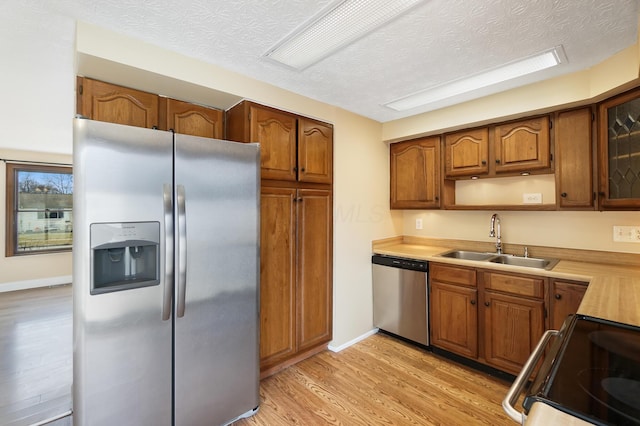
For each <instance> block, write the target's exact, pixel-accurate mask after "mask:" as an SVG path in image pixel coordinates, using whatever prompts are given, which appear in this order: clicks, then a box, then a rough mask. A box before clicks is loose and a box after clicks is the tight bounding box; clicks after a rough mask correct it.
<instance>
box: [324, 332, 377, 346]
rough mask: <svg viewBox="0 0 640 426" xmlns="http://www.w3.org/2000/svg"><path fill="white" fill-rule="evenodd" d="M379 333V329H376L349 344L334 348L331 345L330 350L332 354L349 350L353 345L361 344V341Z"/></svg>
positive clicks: (350, 341)
mask: <svg viewBox="0 0 640 426" xmlns="http://www.w3.org/2000/svg"><path fill="white" fill-rule="evenodd" d="M377 332H378V329H377V328H374V329H373V330H370V331H367V332H366V333H364V334H363V335H361V336H358V337H356V338H355V339H353V340H349V341H348V342H347V343H344V344H342V345H340V346H333V345H329V347H328V349H329V350H330V351H332V352H340V351H341V350H343V349H346V348H348V347H349V346H351V345H355V344H356V343H358V342H360V341H361V340H364V339H366V338H367V337H369V336H373V335H374V334H376V333H377Z"/></svg>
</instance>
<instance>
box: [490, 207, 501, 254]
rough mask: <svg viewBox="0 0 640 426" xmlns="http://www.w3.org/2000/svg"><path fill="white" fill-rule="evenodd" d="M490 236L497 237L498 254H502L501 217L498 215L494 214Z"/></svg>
mask: <svg viewBox="0 0 640 426" xmlns="http://www.w3.org/2000/svg"><path fill="white" fill-rule="evenodd" d="M489 236H490V237H496V253H498V254H502V240H501V237H500V216H498V213H494V214H493V215H492V216H491V229H489Z"/></svg>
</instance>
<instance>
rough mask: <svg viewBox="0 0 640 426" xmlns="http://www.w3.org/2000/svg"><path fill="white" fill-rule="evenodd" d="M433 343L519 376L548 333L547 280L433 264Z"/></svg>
mask: <svg viewBox="0 0 640 426" xmlns="http://www.w3.org/2000/svg"><path fill="white" fill-rule="evenodd" d="M430 279H431V281H430V301H429V302H430V304H429V306H430V308H429V316H430V320H431V344H432V345H433V346H435V347H437V348H441V349H444V350H446V351H449V352H452V353H455V354H457V355H461V356H464V357H466V358H469V359H472V360H475V361H478V362H481V363H483V364H486V365H489V366H491V367H494V368H497V369H499V370H502V371H505V372H508V373H512V374H517V373H519V372H520V370H521V368H522V366H523V365H524V363H525V362H526V360H527V358H528V357H529V355H530V354H531V352H532V350H533V349H534V347H535V346H536V344H537V343H538V341H539V340H540V338H541V337H542V334H543V333H544V330H545V297H544V295H545V291H546V290H545V289H546V288H547V280H546V279H545V278H540V277H535V276H528V275H520V274H513V273H503V272H492V271H483V270H480V269H478V270H477V269H475V268H469V267H458V266H453V265H441V264H437V263H432V264H431V265H430Z"/></svg>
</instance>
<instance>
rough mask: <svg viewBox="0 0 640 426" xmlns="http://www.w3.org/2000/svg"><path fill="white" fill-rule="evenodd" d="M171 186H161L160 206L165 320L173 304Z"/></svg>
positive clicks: (168, 316) (169, 314)
mask: <svg viewBox="0 0 640 426" xmlns="http://www.w3.org/2000/svg"><path fill="white" fill-rule="evenodd" d="M172 192H173V191H172V187H171V185H170V184H167V183H165V184H164V185H163V186H162V206H163V210H164V229H165V253H164V255H165V259H164V265H165V266H164V291H163V295H162V320H163V321H167V320H168V319H169V318H171V308H172V305H173V292H174V280H173V271H174V269H173V262H174V260H173V238H174V230H173V205H172V202H171V201H172V195H173V194H172Z"/></svg>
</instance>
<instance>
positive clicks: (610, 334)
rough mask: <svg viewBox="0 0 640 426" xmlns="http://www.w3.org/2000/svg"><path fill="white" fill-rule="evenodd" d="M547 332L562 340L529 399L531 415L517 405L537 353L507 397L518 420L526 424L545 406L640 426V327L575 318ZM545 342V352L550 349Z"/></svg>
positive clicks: (508, 406)
mask: <svg viewBox="0 0 640 426" xmlns="http://www.w3.org/2000/svg"><path fill="white" fill-rule="evenodd" d="M547 333H549V334H548V335H547V337H549V336H552V335H556V336H557V339H556V340H555V341H554V343H553V345H552V346H551V349H550V351H549V353H548V354H547V356H546V357H545V361H544V362H543V364H542V366H541V367H540V371H539V372H538V374H537V376H536V379H535V380H534V381H533V384H532V386H531V389H530V391H529V392H528V394H527V396H526V397H525V399H524V402H523V407H524V410H525V413H518V412H517V411H515V410H514V409H513V407H512V405H513V403H514V402H515V400H516V399H517V396H518V393H519V392H520V391H519V390H518V389H516V388H517V387H520V388H522V387H524V385H525V384H526V382H527V380H528V378H529V374H528V373H529V372H530V371H531V370H532V365H533V364H535V360H534V358H536V354H535V352H534V354H532V356H531V358H530V361H532V362H531V363H528V364H529V365H527V366H525V368H524V369H523V372H522V373H521V374H520V375H519V376H518V378H517V379H516V381H515V382H514V386H512V388H511V390H510V392H509V394H508V395H507V398H505V403H504V404H503V405H505V411H507V412H508V413H509V414H510V415H511V417H512V418H513V419H514V420H516V421H519V422H520V421H524V420H525V419H526V413H528V411H529V409H530V408H531V406H532V405H533V403H535V402H541V403H544V404H548V405H550V406H552V407H554V408H556V409H559V410H561V411H563V412H565V413H568V414H570V415H573V416H575V417H578V418H581V419H583V420H585V421H587V422H590V423H593V424H596V425H621V426H626V425H635V426H637V425H640V327H634V326H630V325H626V324H621V323H616V322H612V321H606V320H602V319H598V318H592V317H588V316H584V315H572V316H569V317H568V319H567V321H566V322H565V324H564V325H563V327H562V329H561V330H560V331H559V332H556V331H553V330H551V331H550V332H547ZM541 343H542V344H541V345H539V347H538V349H540V353H541V352H542V351H543V350H544V349H545V348H546V345H545V344H544V343H543V342H541ZM536 352H537V351H536ZM528 367H530V368H528ZM525 370H529V371H525Z"/></svg>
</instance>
